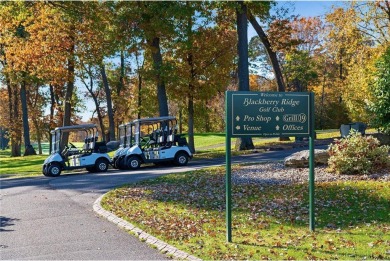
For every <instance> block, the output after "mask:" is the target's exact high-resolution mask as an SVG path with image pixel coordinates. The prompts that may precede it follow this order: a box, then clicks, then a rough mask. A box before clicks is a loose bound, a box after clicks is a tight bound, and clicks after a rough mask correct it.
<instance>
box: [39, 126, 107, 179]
mask: <svg viewBox="0 0 390 261" xmlns="http://www.w3.org/2000/svg"><path fill="white" fill-rule="evenodd" d="M50 134H51V139H52V144H51V154H50V156H49V157H48V158H47V159H46V160H45V162H44V163H43V167H42V172H43V175H45V176H49V177H56V176H59V175H60V174H61V171H62V170H74V169H81V168H85V169H87V170H88V171H89V172H104V171H107V169H108V165H109V164H110V162H111V159H110V157H109V156H108V155H107V153H106V152H107V147H106V143H105V142H104V141H103V142H98V131H97V127H96V125H95V124H82V125H74V126H65V127H57V128H55V129H54V130H52V131H51V132H50ZM64 135H68V139H69V140H71V141H72V142H74V143H75V144H76V145H78V146H79V147H77V146H76V145H75V144H73V143H72V142H68V144H61V140H62V137H63V136H64ZM80 141H81V142H80Z"/></svg>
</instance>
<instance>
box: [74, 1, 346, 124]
mask: <svg viewBox="0 0 390 261" xmlns="http://www.w3.org/2000/svg"><path fill="white" fill-rule="evenodd" d="M277 2H278V5H277V6H284V7H286V8H289V9H290V10H293V12H291V14H294V15H299V16H301V17H313V16H316V17H319V18H324V14H325V13H327V12H329V11H330V10H331V8H332V6H341V5H343V4H345V1H344V3H343V2H342V1H279V0H277ZM255 35H256V32H255V30H254V29H253V27H252V26H251V25H250V23H249V27H248V40H250V39H251V38H252V37H253V36H255ZM79 88H80V91H85V87H84V86H81V85H80V86H79ZM86 107H87V108H88V109H87V110H86V111H85V112H84V113H82V114H81V116H82V119H83V121H88V120H89V118H90V117H91V115H92V112H93V111H94V110H93V109H92V108H94V105H93V103H92V99H91V101H87V102H86ZM95 117H96V115H95Z"/></svg>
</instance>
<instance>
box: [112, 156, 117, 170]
mask: <svg viewBox="0 0 390 261" xmlns="http://www.w3.org/2000/svg"><path fill="white" fill-rule="evenodd" d="M118 161H119V159H118V158H114V159H113V163H112V167H113V168H114V169H119V166H118V163H119V162H118Z"/></svg>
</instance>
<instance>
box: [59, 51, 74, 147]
mask: <svg viewBox="0 0 390 261" xmlns="http://www.w3.org/2000/svg"><path fill="white" fill-rule="evenodd" d="M74 50H75V45H74V44H72V46H71V48H70V50H69V58H68V71H67V81H66V82H67V83H66V92H65V104H64V119H63V124H62V126H70V125H71V116H72V96H73V90H74V78H75V75H74V70H75V57H74ZM68 139H69V133H67V132H64V133H63V135H62V140H61V147H60V148H64V146H65V145H67V144H68Z"/></svg>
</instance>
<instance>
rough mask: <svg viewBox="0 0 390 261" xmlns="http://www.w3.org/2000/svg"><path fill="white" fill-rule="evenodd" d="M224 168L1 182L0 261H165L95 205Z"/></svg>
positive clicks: (258, 157) (261, 157) (193, 165)
mask: <svg viewBox="0 0 390 261" xmlns="http://www.w3.org/2000/svg"><path fill="white" fill-rule="evenodd" d="M297 150H299V149H295V150H289V151H274V152H268V153H261V154H260V153H259V154H252V155H247V156H240V157H235V158H233V162H256V161H257V162H258V161H269V160H278V159H283V158H284V157H286V156H288V155H290V154H291V153H293V152H295V151H297ZM221 164H224V159H213V160H199V161H191V162H190V163H189V164H188V166H187V167H184V168H168V167H160V168H156V167H153V168H151V167H144V168H141V169H140V170H138V171H126V172H123V171H117V170H109V171H108V172H106V173H100V174H86V173H80V174H68V175H66V173H63V174H62V175H61V176H60V177H58V178H47V177H44V176H39V177H34V178H25V179H0V188H1V192H0V216H1V227H0V259H2V260H4V259H8V260H9V259H12V260H15V259H17V260H22V259H29V260H32V259H34V260H36V259H45V260H64V259H68V260H69V259H78V260H99V259H100V260H102V259H104V260H108V259H109V260H119V259H126V260H135V259H136V260H142V259H144V260H157V259H158V260H161V259H166V256H164V255H163V254H161V253H159V252H158V251H157V250H155V249H152V248H150V247H148V246H147V245H146V244H145V243H142V242H140V241H139V240H138V239H137V238H135V237H133V236H131V235H129V234H128V233H126V232H125V231H123V230H121V229H119V228H118V227H117V226H116V225H114V224H112V223H110V222H108V221H106V220H105V219H103V218H101V217H99V216H97V215H96V214H95V213H94V212H93V210H92V204H93V202H94V201H95V200H96V199H97V198H98V197H99V196H101V195H102V194H104V193H106V192H107V191H109V190H111V189H112V188H115V187H118V186H120V185H122V184H126V183H132V182H137V181H139V180H142V179H147V178H154V177H157V176H160V175H165V174H168V173H174V172H183V171H190V170H194V169H200V168H204V167H206V166H212V165H221Z"/></svg>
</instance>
